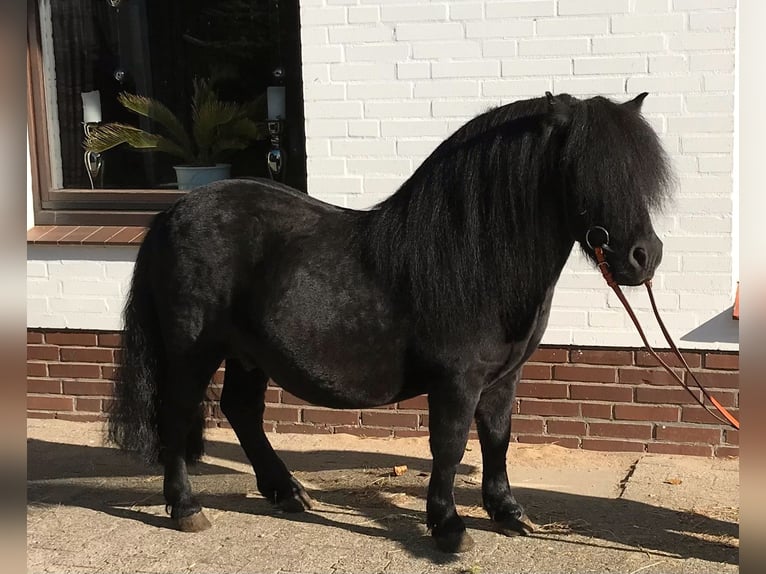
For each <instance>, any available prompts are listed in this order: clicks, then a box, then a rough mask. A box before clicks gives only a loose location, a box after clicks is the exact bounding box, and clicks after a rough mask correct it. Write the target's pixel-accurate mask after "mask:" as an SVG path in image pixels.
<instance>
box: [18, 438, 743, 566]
mask: <svg viewBox="0 0 766 574" xmlns="http://www.w3.org/2000/svg"><path fill="white" fill-rule="evenodd" d="M206 450H207V453H208V454H209V455H211V456H212V457H216V458H218V459H224V460H228V461H232V462H237V463H246V459H245V457H244V455H243V454H242V451H241V449H240V448H239V446H238V445H236V444H230V443H225V442H217V441H208V442H207V443H206ZM280 456H282V458H283V460H284V461H285V463H286V464H287V466H288V468H290V469H291V470H292V471H294V472H296V473H297V474H300V475H301V479H302V480H304V481H306V482H307V486H308V490H309V494H310V495H311V496H312V497H313V498H314V499H315V500H316V501H318V502H319V503H320V505H321V508H320V509H319V510H318V511H316V512H315V511H311V512H306V513H301V514H284V513H281V512H279V511H277V510H275V509H274V508H273V507H272V506H271V505H270V504H269V503H268V502H267V501H266V500H264V499H263V498H261V497H259V496H252V494H249V495H248V494H247V493H248V492H249V493H252V492H253V491H254V490H255V484H254V479H253V477H252V474H250V473H243V472H238V471H236V470H232V469H231V468H227V467H225V466H220V465H215V464H209V463H200V464H198V465H196V466H194V467H193V469H191V473H192V475H193V478H192V480H193V483H194V488H195V490H196V492H197V493H198V496H199V499H200V502H201V503H202V505H203V506H204V507H206V508H209V509H216V510H219V511H224V512H231V513H242V514H247V515H256V516H257V515H269V516H279V517H281V518H282V519H284V520H285V521H294V522H299V523H309V524H318V525H322V526H326V527H328V528H340V529H343V530H346V531H351V532H354V533H357V534H360V535H364V536H372V537H382V538H385V539H388V540H393V541H396V542H397V543H398V544H399V545H400V546H401V547H402V549H403V550H404V551H406V552H408V553H409V554H410V555H412V556H416V557H422V558H426V559H428V560H431V561H432V562H434V563H447V562H450V561H452V560H453V559H454V558H453V557H450V556H445V555H444V554H441V553H439V552H437V551H436V550H435V548H434V546H433V544H432V542H431V540H430V538H429V537H427V536H424V535H423V525H424V523H425V512H424V508H425V500H424V498H425V493H426V485H427V480H428V475H427V473H428V472H429V471H430V464H431V463H430V460H428V459H423V458H415V457H408V456H403V455H391V454H383V453H374V452H361V451H355V452H349V451H333V450H319V451H312V452H291V451H282V452H280ZM27 460H28V480H29V486H28V503H29V504H30V505H58V504H62V505H69V506H79V507H83V508H89V509H92V510H95V511H99V512H104V513H107V514H110V515H113V516H117V517H121V518H128V519H133V520H137V521H140V522H142V523H145V524H148V525H150V526H154V527H157V528H172V524H171V521H170V518H167V517H162V516H156V515H153V514H149V513H147V512H143V511H142V510H141V509H140V507H141V506H151V505H162V504H164V500H163V499H162V496H161V491H162V477H161V472H160V469H159V467H151V468H148V467H146V466H145V465H143V464H142V463H140V462H139V461H136V460H135V459H134V458H131V457H130V456H127V455H125V454H123V453H120V452H119V451H117V450H115V449H111V448H105V447H95V446H94V447H87V446H76V445H67V444H58V443H54V442H46V441H41V440H34V439H32V440H29V441H28V458H27ZM511 462H512V461H511ZM394 464H397V465H401V464H406V465H407V466H408V468H409V471H408V473H407V475H406V479H405V478H404V477H399V478H402V479H403V480H400V479H399V478H397V479H396V480H395V481H394V480H386V479H384V478H382V477H385V473H384V471H385V470H387V469H391V467H392V466H393V465H394ZM473 470H474V467H473V466H470V465H461V469H460V473H461V475H463V476H462V477H461V476H460V475H459V476H458V479H457V480H456V485H455V498H456V501H457V502H458V504H459V505H463V506H467V507H479V506H480V505H481V492H480V486H479V485H478V484H476V483H475V482H476V481H468V480H465V475H466V474H468V473H470V472H471V471H473ZM312 486H313V487H314V488H312ZM515 494H516V498H517V499H518V500H519V502H521V503H522V504H523V505H524V506H525V507H526V509H527V512H528V514H529V515H530V516H531V517H532V519H533V520H534V521H535V522H537V523H538V524H541V525H542V524H547V525H554V527H553V528H548V529H546V530H545V531H544V532H541V533H536V534H534V535H533V536H534V537H537V538H540V539H543V540H544V539H545V538H555V539H556V540H558V541H560V542H566V543H571V544H572V545H573V546H593V545H597V546H599V547H601V548H604V547H612V548H618V547H617V546H611V545H613V544H616V545H626V546H629V547H632V550H635V549H637V548H638V549H641V550H643V551H644V552H646V553H648V554H655V555H659V556H672V557H677V558H698V559H702V560H707V561H711V562H720V563H728V564H736V563H737V561H738V550H737V549H736V548H732V547H731V546H728V545H726V544H722V543H721V542H720V541H717V540H716V538H720V539H723V538H727V537H735V538H736V537H738V524H737V523H736V522H734V521H728V520H723V519H718V518H712V517H708V516H704V515H701V514H696V513H692V512H683V511H677V510H671V509H667V508H663V507H660V506H653V505H650V504H646V503H643V502H636V501H631V500H625V499H610V498H599V497H593V496H582V495H576V494H569V493H561V492H555V491H549V490H539V489H534V488H516V489H515ZM396 496H400V497H405V498H408V500H410V501H411V502H412V501H414V504H409V505H408V506H407V507H406V508H402V507H401V506H399V505H397V504H395V503H393V502H392V497H394V498H395V497H396ZM325 505H332V506H331V507H327V506H325ZM475 510H478V509H475ZM343 514H349V515H350V514H353V515H355V516H358V515H359V514H361V515H363V516H364V517H365V518H366V519H365V520H363V521H362V522H361V523H349V522H348V521H344V520H343V517H342V516H341V515H343ZM470 514H474V513H473V512H471V513H470ZM477 516H479V514H478V513H477V515H476V516H467V517H466V526H467V527H468V528H469V529H476V530H492V524H491V522H490V521H489V520H488V519H487V518H484V517H482V518H478V517H477ZM555 525H560V528H556V527H555Z"/></svg>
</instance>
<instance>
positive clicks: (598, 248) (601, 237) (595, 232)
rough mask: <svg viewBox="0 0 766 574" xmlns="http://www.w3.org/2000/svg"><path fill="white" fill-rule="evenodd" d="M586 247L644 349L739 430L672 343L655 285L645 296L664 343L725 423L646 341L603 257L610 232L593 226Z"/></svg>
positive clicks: (736, 421) (588, 233)
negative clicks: (655, 293)
mask: <svg viewBox="0 0 766 574" xmlns="http://www.w3.org/2000/svg"><path fill="white" fill-rule="evenodd" d="M585 243H586V244H587V245H588V247H590V248H591V249H592V250H593V252H594V253H595V255H596V261H597V262H598V268H599V269H600V270H601V274H602V275H603V276H604V279H605V280H606V283H607V285H609V286H610V287H611V288H612V290H613V291H614V292H615V294H616V295H617V297H618V298H619V299H620V301H621V302H622V305H623V306H624V307H625V310H626V311H627V312H628V315H629V316H630V318H631V320H632V321H633V324H634V325H635V326H636V329H637V330H638V334H639V335H640V336H641V340H642V341H643V342H644V346H645V347H646V350H647V351H649V353H650V354H651V355H652V356H653V357H654V358H655V359H657V361H658V362H659V364H660V365H661V366H662V367H663V368H664V369H665V370H666V371H667V372H668V373H669V374H670V376H671V377H673V378H674V379H675V380H676V382H677V383H678V384H679V385H681V386H682V387H683V388H684V389H686V390H687V391H688V392H689V394H690V395H691V396H692V397H694V400H695V401H696V402H697V403H698V404H699V405H700V406H702V408H704V409H705V410H706V411H707V412H709V413H710V414H711V415H712V416H713V417H715V418H716V419H718V420H719V421H720V422H722V423H724V424H727V422H728V424H730V425H731V426H732V427H734V428H735V429H737V430H739V421H738V420H737V419H736V418H734V416H733V415H732V414H731V413H730V412H729V411H727V410H726V409H725V408H724V407H723V405H721V403H719V402H718V401H717V400H716V399H715V397H713V396H711V395H710V393H708V391H707V390H706V389H705V387H703V386H702V385H701V384H700V382H699V381H698V380H697V377H696V375H695V374H694V373H693V372H692V370H691V369H690V368H689V364H688V363H687V362H686V359H684V357H683V355H682V354H681V352H680V351H679V350H678V347H677V346H676V344H675V343H674V342H673V339H672V338H671V337H670V333H669V332H668V330H667V328H666V327H665V323H663V321H662V318H661V317H660V313H659V310H658V309H657V303H656V302H655V300H654V293H653V292H652V281H651V279H647V280H646V281H645V282H644V286H645V287H646V292H647V293H648V294H649V301H650V302H651V304H652V311H654V316H655V317H656V319H657V324H658V325H659V326H660V330H661V331H662V334H663V336H664V337H665V340H666V341H667V342H668V345H670V348H671V350H672V351H673V353H674V354H675V356H676V357H677V358H678V360H679V361H681V364H682V365H683V366H684V368H685V369H686V372H687V373H689V375H690V376H691V378H692V379H693V380H694V383H695V384H696V385H697V386H698V387H699V389H700V390H701V391H702V396H703V397H704V398H707V399H708V401H710V403H711V404H712V405H713V406H714V407H715V408H716V410H718V412H719V413H721V415H723V417H724V418H725V419H726V420H725V421H724V420H723V419H722V418H721V417H719V416H718V415H717V414H715V413H714V412H713V411H712V410H710V407H708V406H707V405H706V404H705V402H704V399H700V397H699V396H697V394H696V393H695V392H694V391H693V390H692V389H690V388H689V386H688V385H687V384H686V383H684V381H683V380H682V379H681V377H679V376H678V375H677V374H676V372H675V371H674V370H673V369H671V368H670V366H669V365H668V364H667V363H666V362H665V361H663V360H662V357H660V356H659V355H658V354H657V352H656V351H655V350H654V349H653V348H652V346H651V345H650V344H649V341H648V340H647V338H646V334H645V333H644V330H643V329H642V328H641V324H640V323H639V321H638V318H637V317H636V314H635V313H634V312H633V309H632V308H631V306H630V303H628V300H627V298H626V297H625V295H624V294H623V292H622V289H620V286H619V285H618V284H617V282H616V281H615V280H614V277H612V272H611V271H609V263H608V262H607V260H606V257H605V256H604V249H608V248H609V232H608V231H607V230H606V229H605V228H603V227H601V226H600V225H594V226H591V227H590V228H589V229H588V230H587V231H586V233H585Z"/></svg>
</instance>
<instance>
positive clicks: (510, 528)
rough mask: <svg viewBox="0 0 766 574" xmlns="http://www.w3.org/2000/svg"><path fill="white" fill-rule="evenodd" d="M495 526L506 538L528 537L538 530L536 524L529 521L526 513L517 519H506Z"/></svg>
mask: <svg viewBox="0 0 766 574" xmlns="http://www.w3.org/2000/svg"><path fill="white" fill-rule="evenodd" d="M495 524H496V526H497V529H498V531H499V532H500V533H501V534H505V535H506V536H529V535H530V534H531V533H532V532H534V531H535V530H537V528H538V526H537V524H535V523H534V522H532V521H531V520H530V519H529V516H527V513H526V512H524V513H522V514H521V515H520V516H518V517H511V518H506V519H505V520H503V521H502V522H496V523H495Z"/></svg>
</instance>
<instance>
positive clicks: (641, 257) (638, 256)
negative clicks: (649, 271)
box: [632, 247, 649, 269]
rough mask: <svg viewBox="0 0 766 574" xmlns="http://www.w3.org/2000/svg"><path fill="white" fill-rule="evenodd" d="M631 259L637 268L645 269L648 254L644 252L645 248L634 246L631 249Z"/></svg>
mask: <svg viewBox="0 0 766 574" xmlns="http://www.w3.org/2000/svg"><path fill="white" fill-rule="evenodd" d="M632 255H633V261H634V263H635V265H636V266H637V267H638V268H639V269H646V263H647V261H648V259H649V256H648V255H647V254H646V249H644V248H643V247H636V248H635V249H633V253H632Z"/></svg>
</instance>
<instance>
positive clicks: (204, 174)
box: [173, 163, 231, 189]
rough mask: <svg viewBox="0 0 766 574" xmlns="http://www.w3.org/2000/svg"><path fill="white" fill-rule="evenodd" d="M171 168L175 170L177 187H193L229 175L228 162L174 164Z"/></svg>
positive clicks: (229, 166)
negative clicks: (197, 164) (193, 164)
mask: <svg viewBox="0 0 766 574" xmlns="http://www.w3.org/2000/svg"><path fill="white" fill-rule="evenodd" d="M173 169H175V170H176V180H177V181H178V189H194V188H195V187H200V186H202V185H207V184H208V183H213V182H214V181H219V180H222V179H228V178H229V177H231V164H230V163H218V164H216V165H211V166H204V167H198V166H191V165H176V166H173Z"/></svg>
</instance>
